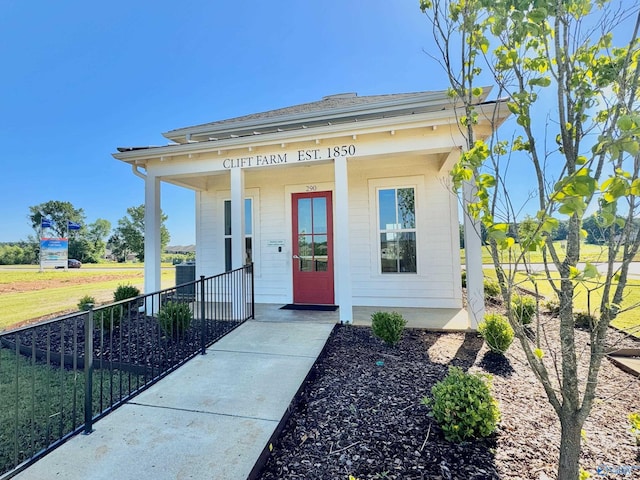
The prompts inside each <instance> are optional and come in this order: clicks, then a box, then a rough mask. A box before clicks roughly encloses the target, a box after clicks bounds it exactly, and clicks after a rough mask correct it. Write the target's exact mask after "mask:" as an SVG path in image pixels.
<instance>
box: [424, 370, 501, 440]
mask: <svg viewBox="0 0 640 480" xmlns="http://www.w3.org/2000/svg"><path fill="white" fill-rule="evenodd" d="M490 381H491V377H490V376H489V375H481V374H479V373H465V372H464V371H462V369H461V368H460V367H450V368H449V373H448V375H447V376H446V377H445V379H444V380H442V381H440V382H438V383H436V384H435V385H434V386H433V388H432V389H431V394H432V395H433V398H428V397H425V398H423V399H422V403H424V404H425V405H427V406H429V407H431V413H430V415H431V416H432V417H433V418H435V420H436V421H437V422H438V425H440V428H441V429H442V431H443V433H444V438H446V439H447V440H448V441H450V442H461V441H464V440H467V439H474V438H479V437H487V436H489V435H491V434H492V433H493V432H494V431H495V429H496V425H497V423H498V421H499V420H500V411H499V410H498V404H497V402H496V401H495V400H494V398H493V396H492V395H491V391H490Z"/></svg>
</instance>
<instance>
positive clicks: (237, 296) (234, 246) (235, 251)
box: [231, 168, 246, 319]
mask: <svg viewBox="0 0 640 480" xmlns="http://www.w3.org/2000/svg"><path fill="white" fill-rule="evenodd" d="M244 234H245V231H244V170H242V169H241V168H232V169H231V268H232V269H233V270H235V269H237V268H241V267H242V266H244V264H245V262H246V246H245V240H244ZM244 300H245V288H244V284H243V283H242V282H239V283H236V284H235V288H234V290H233V291H232V292H231V304H232V307H231V310H232V312H233V317H234V318H235V319H240V318H242V316H243V311H244V307H245V305H244Z"/></svg>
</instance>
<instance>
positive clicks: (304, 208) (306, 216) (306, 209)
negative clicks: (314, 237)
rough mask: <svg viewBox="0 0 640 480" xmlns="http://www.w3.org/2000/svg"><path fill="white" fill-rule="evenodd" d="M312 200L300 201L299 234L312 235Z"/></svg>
mask: <svg viewBox="0 0 640 480" xmlns="http://www.w3.org/2000/svg"><path fill="white" fill-rule="evenodd" d="M311 220H312V219H311V199H310V198H299V199H298V233H312V230H311Z"/></svg>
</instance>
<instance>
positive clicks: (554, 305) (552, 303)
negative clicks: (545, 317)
mask: <svg viewBox="0 0 640 480" xmlns="http://www.w3.org/2000/svg"><path fill="white" fill-rule="evenodd" d="M544 307H545V308H546V309H547V312H549V313H550V314H551V315H553V316H554V317H557V316H558V315H560V302H559V301H558V300H547V301H546V302H545V304H544Z"/></svg>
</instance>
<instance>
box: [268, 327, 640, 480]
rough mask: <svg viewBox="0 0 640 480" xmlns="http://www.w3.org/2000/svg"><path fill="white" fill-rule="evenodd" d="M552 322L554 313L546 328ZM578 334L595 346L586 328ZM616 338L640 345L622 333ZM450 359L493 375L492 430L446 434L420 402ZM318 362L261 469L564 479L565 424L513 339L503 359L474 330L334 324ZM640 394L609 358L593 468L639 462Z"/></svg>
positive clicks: (298, 473) (591, 429) (585, 457)
mask: <svg viewBox="0 0 640 480" xmlns="http://www.w3.org/2000/svg"><path fill="white" fill-rule="evenodd" d="M554 322H555V320H554V319H547V320H545V326H546V330H548V332H547V337H548V338H552V337H553V333H552V332H553V331H554V328H553V325H554ZM576 334H577V336H578V338H579V339H580V341H582V342H584V343H585V344H586V342H587V341H588V334H587V333H585V332H580V331H576ZM610 341H612V342H616V343H617V344H619V345H621V346H622V345H624V346H631V345H633V346H638V342H635V341H634V340H631V339H624V340H621V336H620V335H617V334H615V333H614V334H612V336H611V339H610ZM585 357H586V355H584V356H583V357H582V361H583V362H584V361H586V360H585ZM452 365H457V366H460V367H462V368H464V369H468V370H471V371H479V372H485V373H492V374H493V393H494V396H495V398H496V399H497V400H498V402H499V405H500V410H501V414H502V420H501V423H500V425H499V428H498V431H497V432H496V433H495V434H494V435H493V436H491V437H490V438H487V439H482V440H477V441H474V442H466V443H461V444H452V443H449V442H447V441H445V440H444V437H443V435H442V432H441V430H440V429H439V427H438V426H437V424H435V422H434V420H433V419H431V418H430V417H429V415H428V413H429V410H428V408H427V407H425V406H423V405H421V403H420V400H421V398H422V397H424V396H425V395H429V394H430V390H431V387H432V386H433V385H434V383H436V382H437V381H439V380H441V379H442V378H443V377H444V376H445V375H446V373H447V370H448V368H449V366H452ZM316 368H317V372H316V373H317V377H316V379H315V380H314V381H312V382H310V383H309V384H307V385H306V387H305V388H304V391H303V393H302V401H301V403H300V404H299V406H298V407H297V409H296V410H295V411H294V412H293V414H292V416H291V418H290V420H289V422H288V423H287V425H286V426H285V429H284V431H283V433H282V435H281V436H280V438H279V439H278V441H277V442H276V443H275V444H274V449H273V452H272V454H271V457H270V458H269V460H268V462H267V465H266V467H265V469H264V470H263V472H262V474H261V476H260V478H262V479H306V480H310V479H323V480H324V479H345V480H347V479H348V478H349V475H353V476H354V477H356V478H358V479H360V480H364V479H385V478H386V479H449V478H450V479H461V480H462V479H464V480H471V479H497V478H500V479H546V478H555V468H556V467H555V464H556V462H557V458H558V445H559V424H558V421H557V419H556V416H555V413H554V412H553V410H552V409H551V407H550V405H549V404H548V402H547V400H546V397H545V394H544V391H543V390H542V388H541V387H540V385H539V383H538V382H537V380H536V379H535V378H534V377H533V376H532V374H531V373H530V371H529V370H528V366H527V365H525V363H524V355H523V353H522V351H521V348H520V347H519V346H518V345H516V344H515V343H514V345H513V346H512V348H511V350H510V351H509V353H508V355H507V358H506V359H505V358H504V357H499V356H495V355H492V354H490V353H488V351H487V349H486V347H485V346H484V345H483V342H482V340H481V338H479V337H478V336H477V335H476V334H473V333H467V334H464V333H450V334H439V333H433V332H427V331H423V330H406V331H405V334H404V337H403V339H402V341H401V342H400V344H399V345H398V347H396V348H390V347H387V346H385V345H384V344H383V343H382V342H380V341H379V340H378V339H376V338H374V337H373V335H372V333H371V329H370V328H366V327H349V326H337V327H336V329H335V330H334V332H333V333H332V335H331V337H330V339H329V341H328V343H327V347H326V355H325V356H324V358H322V359H320V361H319V362H318V364H317V366H316ZM639 393H640V392H639V388H638V381H637V379H635V377H632V376H630V375H628V374H626V373H624V372H622V371H620V370H619V369H618V368H616V367H614V366H613V365H612V364H611V363H610V362H608V361H604V362H603V364H602V370H601V374H600V386H599V389H598V396H599V398H600V399H601V400H600V401H598V402H596V405H595V406H594V408H593V410H592V414H591V417H590V419H589V420H588V421H587V424H586V425H585V432H586V442H584V445H583V454H582V465H583V467H584V468H585V469H586V470H587V471H589V472H590V473H592V475H593V476H594V477H596V476H597V475H596V469H597V467H598V466H599V465H601V466H622V465H640V458H638V457H637V455H638V447H636V446H635V445H634V442H633V439H632V436H631V434H630V432H629V426H628V424H627V419H626V417H627V414H628V413H630V412H632V411H638V410H640V395H639ZM600 478H604V477H600ZM611 478H617V477H611ZM629 478H630V477H629ZM637 478H640V476H639V477H637Z"/></svg>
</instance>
